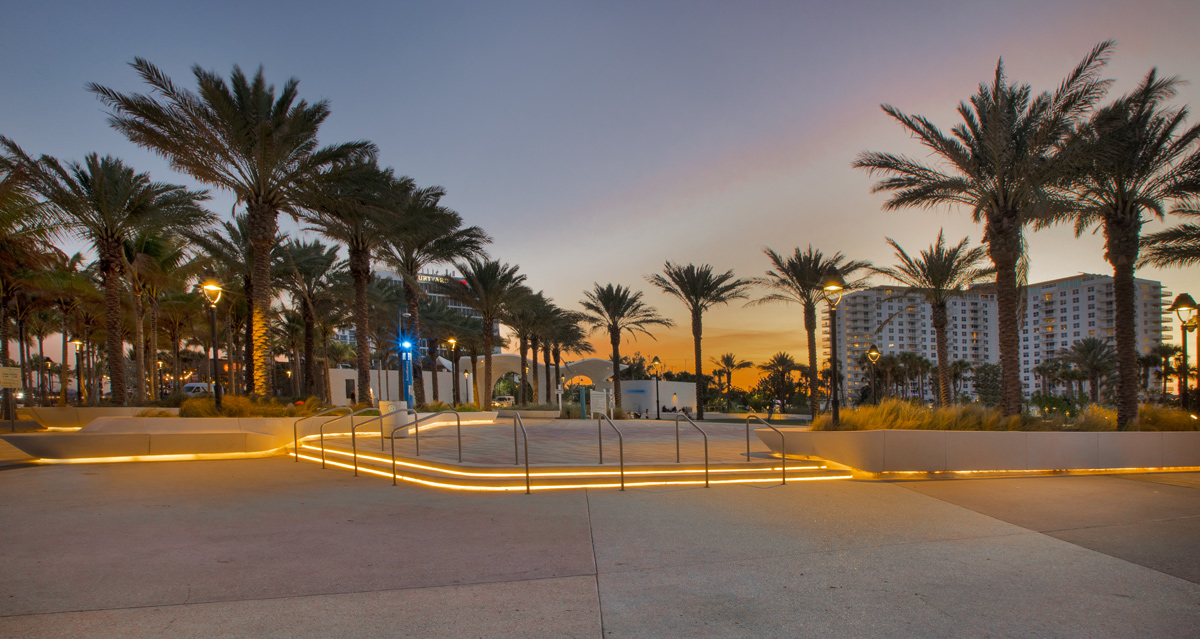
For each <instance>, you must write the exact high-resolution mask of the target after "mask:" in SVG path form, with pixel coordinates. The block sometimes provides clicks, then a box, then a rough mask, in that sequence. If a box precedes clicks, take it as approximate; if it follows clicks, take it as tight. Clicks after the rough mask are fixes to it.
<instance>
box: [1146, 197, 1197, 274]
mask: <svg viewBox="0 0 1200 639" xmlns="http://www.w3.org/2000/svg"><path fill="white" fill-rule="evenodd" d="M1174 212H1175V213H1176V214H1177V215H1180V216H1184V217H1187V218H1189V219H1197V220H1200V208H1195V207H1191V208H1180V209H1176V210H1175V211H1174ZM1142 248H1143V249H1144V250H1143V252H1142V263H1143V264H1152V265H1154V266H1193V265H1196V264H1200V224H1195V223H1192V222H1184V223H1183V224H1179V225H1177V226H1173V227H1171V228H1169V229H1166V230H1165V231H1159V232H1158V233H1151V234H1149V235H1145V236H1143V237H1142Z"/></svg>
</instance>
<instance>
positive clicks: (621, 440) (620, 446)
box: [526, 413, 625, 490]
mask: <svg viewBox="0 0 1200 639" xmlns="http://www.w3.org/2000/svg"><path fill="white" fill-rule="evenodd" d="M601 418H604V419H605V420H606V421H608V425H609V426H612V429H613V430H615V431H617V450H618V452H619V454H620V460H621V490H625V437H623V436H622V435H621V429H619V428H617V425H616V424H614V423H613V420H611V419H609V417H608V415H605V414H604V413H600V417H597V418H596V430H600V419H601ZM526 455H528V453H526ZM600 463H601V464H603V463H604V438H603V437H601V438H600Z"/></svg>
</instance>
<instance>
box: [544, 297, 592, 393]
mask: <svg viewBox="0 0 1200 639" xmlns="http://www.w3.org/2000/svg"><path fill="white" fill-rule="evenodd" d="M582 322H583V315H582V314H580V313H577V312H575V311H566V310H564V311H563V313H562V316H561V319H560V321H559V322H558V323H557V324H556V325H555V326H554V329H553V331H552V332H551V337H550V344H549V346H548V348H549V350H550V352H551V355H552V357H553V358H554V377H555V378H557V379H559V380H561V379H562V356H563V354H564V353H566V354H568V355H587V354H589V353H592V352H595V350H596V349H594V348H593V347H592V343H591V342H589V341H588V339H587V331H585V330H584V329H583V327H582V326H580V324H581V323H582ZM564 390H566V389H564Z"/></svg>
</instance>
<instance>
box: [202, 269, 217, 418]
mask: <svg viewBox="0 0 1200 639" xmlns="http://www.w3.org/2000/svg"><path fill="white" fill-rule="evenodd" d="M200 290H202V291H204V297H205V298H207V299H208V323H209V327H210V328H211V329H212V381H213V405H214V406H216V409H217V410H218V411H219V410H221V379H220V372H219V371H218V370H217V368H218V366H217V302H219V301H221V284H220V283H219V282H217V279H216V277H215V276H213V275H212V274H211V273H209V274H208V275H207V276H206V277H205V281H204V284H203V285H202V286H201V287H200Z"/></svg>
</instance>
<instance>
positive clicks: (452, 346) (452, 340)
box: [446, 337, 458, 348]
mask: <svg viewBox="0 0 1200 639" xmlns="http://www.w3.org/2000/svg"><path fill="white" fill-rule="evenodd" d="M446 343H447V344H449V345H450V348H454V345H455V344H457V343H458V340H456V339H454V338H453V337H451V338H450V339H448V340H446Z"/></svg>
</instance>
